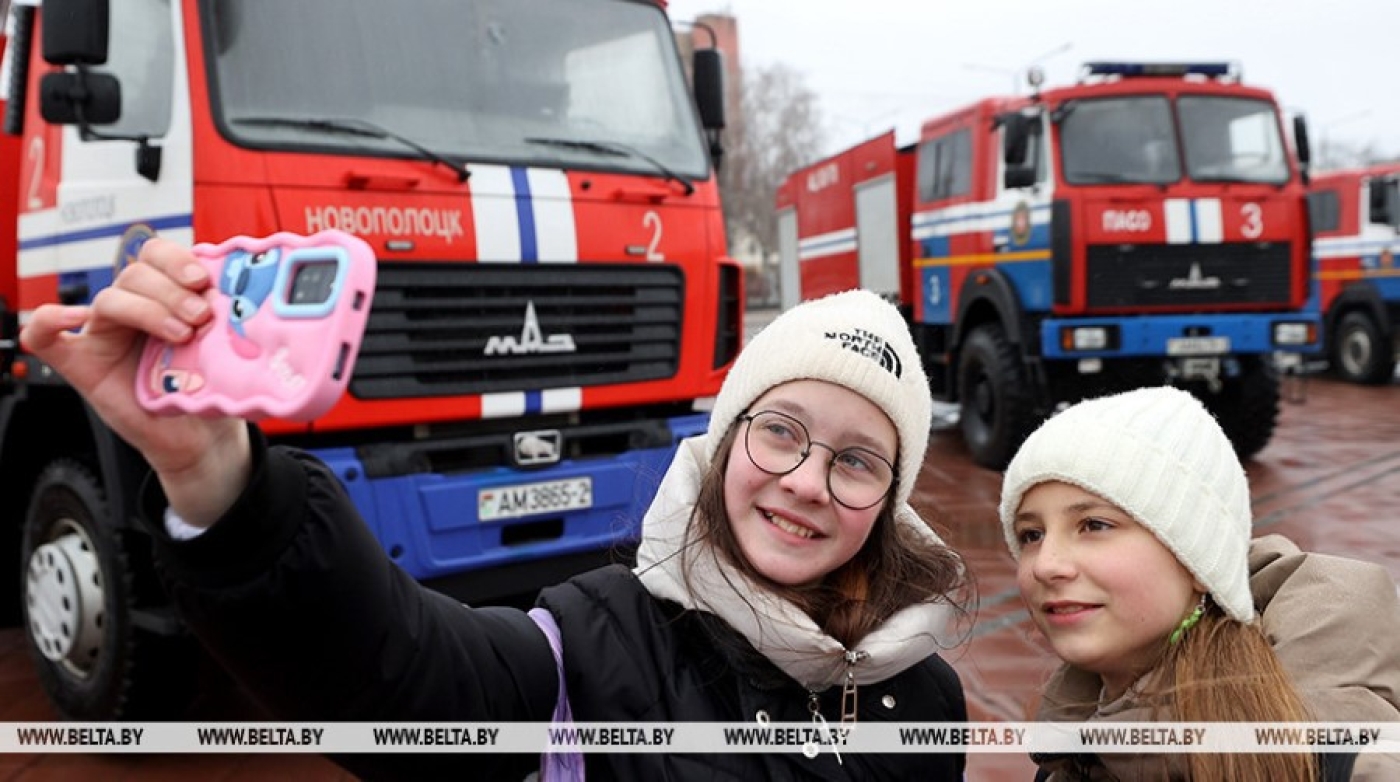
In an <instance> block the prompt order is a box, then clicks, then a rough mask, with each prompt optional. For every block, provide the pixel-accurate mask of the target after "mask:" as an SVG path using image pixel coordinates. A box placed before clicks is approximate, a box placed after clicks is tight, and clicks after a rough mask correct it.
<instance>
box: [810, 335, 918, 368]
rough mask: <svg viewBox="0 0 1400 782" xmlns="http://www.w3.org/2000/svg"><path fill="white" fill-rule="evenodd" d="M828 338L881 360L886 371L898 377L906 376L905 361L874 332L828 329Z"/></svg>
mask: <svg viewBox="0 0 1400 782" xmlns="http://www.w3.org/2000/svg"><path fill="white" fill-rule="evenodd" d="M826 338H827V339H834V340H837V341H839V342H840V343H841V347H843V348H845V349H847V350H849V351H851V352H853V353H859V354H860V355H862V356H865V357H866V358H869V359H870V360H872V361H876V362H879V364H880V366H881V367H883V368H884V369H885V371H886V372H889V373H890V374H892V375H894V376H895V377H896V378H900V377H903V376H904V362H902V361H900V360H899V354H898V353H896V352H895V350H894V348H892V347H890V345H889V343H887V342H885V339H884V338H883V337H881V336H879V335H878V334H872V333H870V332H869V331H866V330H865V329H853V330H851V331H828V332H826Z"/></svg>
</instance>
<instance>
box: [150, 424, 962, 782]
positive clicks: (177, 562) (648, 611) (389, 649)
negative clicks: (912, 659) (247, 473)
mask: <svg viewBox="0 0 1400 782" xmlns="http://www.w3.org/2000/svg"><path fill="white" fill-rule="evenodd" d="M150 485H151V487H154V485H155V482H154V481H151V482H150ZM151 487H148V490H147V492H146V493H145V496H144V497H143V503H144V507H143V515H144V517H145V519H146V522H147V524H148V526H149V527H150V528H151V532H152V534H153V536H154V537H155V539H156V562H157V566H158V569H159V571H160V574H161V576H162V579H163V581H164V583H165V585H166V587H167V589H168V590H169V592H170V594H171V596H172V599H173V600H174V602H175V605H176V608H177V610H178V611H179V613H180V615H181V616H182V617H183V618H184V620H185V621H186V622H187V624H188V625H189V626H190V627H191V628H192V629H193V630H194V632H195V633H196V634H197V635H198V636H199V637H200V639H201V641H202V642H203V643H204V644H205V645H206V646H207V647H208V648H209V650H210V651H211V652H212V653H213V654H214V656H215V657H217V658H218V659H219V660H220V661H221V662H222V663H223V665H224V666H225V667H226V668H227V669H228V670H229V671H230V672H231V673H232V674H233V675H234V676H235V677H236V678H237V679H238V680H239V681H240V682H241V683H242V684H243V685H244V686H245V687H246V688H247V689H248V690H249V691H250V692H252V693H253V694H254V695H255V696H256V697H257V698H258V699H259V701H261V702H262V703H263V704H264V705H265V706H267V707H268V708H269V709H270V710H271V712H272V713H273V714H275V715H276V716H277V717H278V718H280V719H286V720H295V721H332V720H342V721H373V722H385V721H394V720H402V721H419V722H426V721H453V720H455V721H471V722H489V721H532V722H541V721H548V720H549V719H550V716H551V714H552V712H553V709H554V706H555V703H556V698H557V695H558V688H557V684H556V682H557V681H558V677H557V667H556V664H555V661H554V658H553V655H552V653H551V651H550V648H549V644H548V642H547V640H546V639H545V636H544V634H543V633H541V632H540V631H539V629H538V628H537V627H536V626H535V624H534V622H533V621H532V620H531V619H530V618H529V617H528V616H526V615H525V614H524V613H523V612H520V611H516V610H512V609H503V608H482V609H473V608H468V607H465V606H462V605H461V604H460V603H457V602H455V601H453V600H451V599H449V598H446V597H444V596H442V595H440V594H437V593H434V592H431V591H429V590H426V589H424V588H422V587H421V586H420V585H419V584H417V582H415V581H414V580H413V579H412V578H410V577H409V576H408V575H407V574H406V573H404V572H403V571H402V570H400V569H399V568H398V567H396V566H395V565H394V564H393V563H392V562H390V560H389V559H388V557H387V556H385V554H384V552H383V550H382V548H381V547H380V545H379V543H378V541H376V540H375V539H374V537H373V536H372V535H371V534H370V533H369V531H368V529H366V527H365V525H364V523H363V522H362V520H361V519H360V518H359V516H358V513H357V512H356V510H355V508H354V506H353V505H352V504H351V503H350V501H349V499H348V498H347V497H346V496H345V494H344V492H343V491H342V489H341V486H340V484H339V482H338V481H337V480H336V479H335V477H334V476H333V475H332V474H331V473H330V472H329V471H328V470H327V469H326V468H325V466H324V465H323V464H321V463H320V462H319V461H317V460H315V459H314V458H312V457H311V456H309V455H307V454H304V453H301V452H299V451H295V450H291V449H284V448H272V449H269V448H267V447H266V445H265V443H264V442H263V441H262V439H261V437H260V436H259V435H257V434H256V433H255V434H254V468H253V478H252V480H251V482H250V485H249V487H248V488H247V490H246V491H245V492H244V494H243V496H242V497H240V498H239V500H238V502H237V503H236V504H235V506H234V507H233V508H232V509H231V510H230V511H229V513H228V514H227V515H226V516H225V517H224V518H223V519H221V520H220V521H219V522H218V524H216V525H215V526H214V527H212V528H211V529H210V530H209V531H207V532H206V533H204V534H203V535H201V536H200V537H198V538H195V539H194V540H190V541H184V542H176V541H173V540H171V539H170V537H169V536H168V535H167V534H166V532H165V530H164V528H163V525H162V524H161V523H160V521H159V519H160V518H161V517H162V514H163V512H164V500H163V498H161V497H160V495H159V491H158V490H156V489H154V488H151ZM542 601H543V603H544V604H545V605H547V606H548V607H549V609H550V611H551V612H552V613H553V614H554V615H555V616H556V618H557V620H558V622H559V625H560V628H561V631H562V637H563V647H564V655H565V667H566V678H567V682H568V689H569V697H570V700H571V703H572V705H573V709H574V717H575V719H576V720H578V721H611V720H626V721H649V720H716V721H745V720H753V719H755V718H756V716H757V714H758V712H759V711H766V712H768V714H769V716H770V717H771V719H772V720H773V721H775V722H802V721H808V720H810V719H811V715H810V714H809V712H808V711H807V703H808V694H807V692H806V691H805V690H804V689H802V688H801V687H800V686H799V685H797V684H796V683H795V682H793V681H792V680H791V679H789V678H787V677H786V676H784V675H783V674H781V673H780V672H778V671H777V670H776V669H774V668H773V667H772V666H771V665H768V664H767V661H766V660H764V659H763V658H762V657H759V656H757V655H756V654H755V653H753V652H752V649H751V648H746V647H747V644H746V643H745V642H744V641H742V640H741V639H738V638H737V637H729V636H731V634H729V633H728V632H727V628H726V627H725V626H723V625H722V623H719V624H718V625H717V623H716V622H715V621H714V620H713V619H712V618H708V617H707V615H703V614H700V613H698V612H694V611H682V610H680V609H679V607H678V606H676V605H675V604H673V603H668V602H665V601H661V600H658V599H656V598H654V597H652V596H651V595H650V594H649V593H648V592H647V591H646V590H645V589H644V588H643V587H642V586H641V584H640V582H639V581H638V580H637V578H636V577H635V576H634V575H633V574H631V573H630V572H628V571H626V570H624V569H620V568H619V569H604V570H602V571H597V572H594V573H591V574H585V575H583V576H579V577H577V578H575V579H574V580H572V581H570V582H568V583H566V584H564V585H561V586H558V587H555V588H552V589H550V590H548V591H547V592H546V593H545V594H544V595H543V596H542ZM717 642H718V643H717ZM886 696H888V698H887V697H886ZM818 701H819V703H820V707H821V710H822V712H823V713H824V715H825V717H826V719H827V720H830V721H833V722H834V721H835V720H837V719H839V709H840V704H839V692H828V693H821V694H819V696H818ZM859 707H860V715H859V718H860V719H861V720H914V721H935V722H948V721H961V720H965V719H966V709H965V706H964V703H963V698H962V690H961V687H960V686H959V683H958V679H957V676H956V674H955V673H954V672H953V670H952V669H951V668H950V667H949V666H948V665H947V664H946V663H944V662H943V661H942V660H940V659H938V658H937V657H931V658H929V659H927V660H925V661H924V662H923V663H920V664H917V665H915V666H913V667H911V668H909V669H908V670H906V671H905V672H904V673H902V674H900V675H898V676H896V677H894V678H892V679H890V680H889V681H887V682H885V683H884V684H883V685H867V686H864V687H861V688H860V704H859ZM335 760H336V761H337V762H339V763H341V765H343V766H345V767H346V768H348V769H350V770H351V771H353V772H355V773H356V774H359V775H361V776H364V777H366V778H379V779H396V778H402V779H454V780H462V779H503V780H519V779H522V778H523V777H524V776H525V775H526V774H528V773H529V772H530V771H531V770H533V769H535V768H538V765H539V758H538V756H522V755H501V756H484V755H479V754H444V755H428V756H410V755H383V756H375V755H352V756H344V757H339V758H335ZM962 763H963V758H962V756H961V755H935V756H918V755H900V754H895V755H888V756H875V755H860V756H858V755H847V756H843V758H842V762H841V763H838V762H837V761H836V759H835V757H833V756H832V755H830V754H826V753H823V754H820V755H818V756H817V757H816V758H815V759H814V760H808V759H807V758H805V757H804V756H802V755H801V754H799V753H793V754H792V755H782V756H778V755H756V754H719V753H716V754H701V755H690V756H684V755H674V754H672V755H663V754H634V755H618V754H597V755H592V756H589V757H588V759H587V764H588V765H587V771H588V777H589V779H591V780H607V779H620V780H621V779H625V780H666V779H670V780H712V779H736V780H737V779H744V780H754V779H764V780H776V779H830V780H841V779H852V780H881V779H890V780H894V779H911V780H912V779H919V780H939V779H960V778H961V774H962Z"/></svg>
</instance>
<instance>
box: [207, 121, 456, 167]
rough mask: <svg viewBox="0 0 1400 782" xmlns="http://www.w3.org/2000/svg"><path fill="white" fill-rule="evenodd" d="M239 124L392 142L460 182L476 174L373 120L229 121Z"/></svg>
mask: <svg viewBox="0 0 1400 782" xmlns="http://www.w3.org/2000/svg"><path fill="white" fill-rule="evenodd" d="M229 121H230V122H233V123H236V124H239V125H259V126H262V127H270V128H299V129H301V130H315V131H320V132H322V133H340V134H344V135H347V136H362V137H364V138H375V139H385V138H387V139H390V140H393V141H397V142H399V143H400V144H402V145H404V146H405V147H408V148H409V149H411V150H413V151H414V152H417V153H418V154H419V155H421V156H422V157H423V159H425V160H429V161H431V162H433V163H437V164H438V165H441V166H446V167H447V168H448V169H450V170H451V171H452V173H454V174H456V175H457V181H458V182H465V181H467V180H468V179H470V178H471V175H472V172H471V171H469V170H468V169H467V167H466V166H464V165H462V164H461V163H455V162H453V161H451V160H448V159H447V158H445V157H443V156H442V155H439V154H438V153H436V152H434V151H432V150H431V149H428V148H427V147H425V146H423V145H422V144H419V143H418V142H416V141H414V140H413V139H411V138H408V137H407V136H403V135H400V134H398V133H395V132H394V131H392V130H389V129H388V128H386V127H383V126H381V125H376V124H374V123H373V122H370V121H369V120H363V119H298V118H295V117H235V118H232V119H230V120H229Z"/></svg>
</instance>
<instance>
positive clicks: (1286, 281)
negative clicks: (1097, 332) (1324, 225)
mask: <svg viewBox="0 0 1400 782" xmlns="http://www.w3.org/2000/svg"><path fill="white" fill-rule="evenodd" d="M1289 257H1290V247H1289V245H1288V243H1287V242H1251V243H1232V244H1214V245H1207V244H1190V245H1184V244H1183V245H1167V244H1114V245H1094V246H1091V247H1089V248H1088V262H1089V265H1088V280H1089V290H1088V302H1089V306H1090V307H1091V308H1114V307H1140V306H1169V307H1192V308H1198V307H1211V306H1219V305H1224V304H1273V305H1278V306H1285V305H1287V304H1288V302H1289V299H1290V295H1289V294H1290V293H1291V286H1292V273H1291V270H1290V269H1289Z"/></svg>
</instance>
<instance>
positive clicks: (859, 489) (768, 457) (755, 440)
mask: <svg viewBox="0 0 1400 782" xmlns="http://www.w3.org/2000/svg"><path fill="white" fill-rule="evenodd" d="M739 420H741V421H744V422H745V424H746V425H747V428H746V429H745V430H744V450H745V452H747V453H748V455H749V461H751V462H753V466H755V467H757V468H758V469H760V470H762V471H764V472H766V473H768V474H769V475H787V474H788V473H790V472H792V471H793V470H796V469H797V468H798V467H801V466H802V463H803V462H805V461H807V457H808V456H811V455H812V446H814V445H820V446H821V447H823V448H825V449H827V450H828V451H831V461H830V462H828V463H827V470H826V488H827V491H829V492H831V498H832V499H834V500H836V501H837V502H839V503H841V504H842V505H844V506H846V507H847V508H850V509H851V510H864V509H866V508H869V507H872V506H874V505H878V504H879V503H880V501H881V500H883V499H885V495H886V494H889V491H890V487H891V486H892V485H894V465H892V464H890V461H889V460H888V459H886V458H885V457H883V456H881V455H880V454H878V453H875V452H874V451H872V450H870V449H868V448H860V447H858V446H852V447H850V448H842V449H841V450H839V451H838V450H836V449H835V448H832V447H831V446H829V445H827V444H826V443H819V442H817V441H815V440H813V439H812V436H811V435H810V434H809V433H808V432H807V427H806V426H804V425H803V424H802V422H801V421H799V420H797V419H796V418H793V417H792V416H790V415H787V414H786V413H779V412H777V411H774V410H762V411H759V412H757V413H752V414H748V415H741V416H739Z"/></svg>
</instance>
